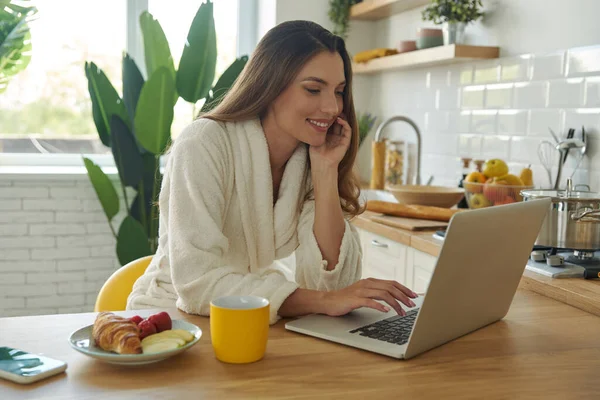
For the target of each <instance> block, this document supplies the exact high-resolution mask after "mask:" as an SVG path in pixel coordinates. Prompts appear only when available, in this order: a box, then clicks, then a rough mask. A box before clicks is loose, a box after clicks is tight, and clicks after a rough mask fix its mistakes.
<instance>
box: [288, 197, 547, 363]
mask: <svg viewBox="0 0 600 400" xmlns="http://www.w3.org/2000/svg"><path fill="white" fill-rule="evenodd" d="M550 203H551V201H550V199H540V200H532V201H525V202H520V203H514V204H508V205H502V206H495V207H489V208H484V209H479V210H469V211H466V212H461V213H457V214H455V215H454V216H453V217H452V220H451V221H450V224H449V225H448V229H447V232H446V238H445V240H444V242H443V245H442V249H441V251H440V255H439V257H438V259H437V262H436V266H435V270H434V272H433V275H432V277H431V280H430V282H429V287H428V289H427V293H426V295H425V296H423V295H421V296H419V297H418V298H416V299H413V301H414V303H415V307H412V308H407V307H406V306H404V305H402V307H403V308H404V309H405V310H406V311H407V315H406V316H399V315H398V314H396V312H395V311H394V310H393V309H392V310H390V311H389V312H387V313H383V312H381V311H377V310H373V309H370V308H366V307H363V308H360V309H356V310H354V311H352V312H350V313H348V314H346V315H344V316H341V317H330V316H326V315H321V314H311V315H308V316H304V317H301V318H298V319H296V320H293V321H290V322H288V323H286V325H285V327H286V329H288V330H291V331H295V332H299V333H302V334H306V335H311V336H315V337H317V338H321V339H325V340H330V341H333V342H337V343H341V344H345V345H348V346H352V347H356V348H359V349H363V350H368V351H372V352H375V353H379V354H383V355H386V356H390V357H394V358H398V359H409V358H412V357H414V356H416V355H418V354H421V353H423V352H425V351H428V350H430V349H432V348H435V347H437V346H440V345H442V344H444V343H447V342H449V341H451V340H454V339H456V338H458V337H461V336H463V335H466V334H468V333H470V332H473V331H475V330H477V329H479V328H482V327H484V326H486V325H489V324H492V323H494V322H496V321H498V320H500V319H502V318H504V316H505V315H506V313H507V312H508V309H509V307H510V304H511V302H512V300H513V297H514V295H515V293H516V290H517V287H518V285H519V281H520V279H521V276H522V275H523V271H524V270H525V266H526V264H527V259H528V258H529V255H530V253H531V249H532V248H533V245H534V242H535V240H536V238H537V235H538V233H539V231H540V229H541V226H542V222H543V221H544V218H545V217H546V213H547V212H548V210H549V207H550Z"/></svg>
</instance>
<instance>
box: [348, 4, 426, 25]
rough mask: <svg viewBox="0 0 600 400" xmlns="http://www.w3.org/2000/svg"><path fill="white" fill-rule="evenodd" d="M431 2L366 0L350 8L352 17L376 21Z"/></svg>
mask: <svg viewBox="0 0 600 400" xmlns="http://www.w3.org/2000/svg"><path fill="white" fill-rule="evenodd" d="M429 3H431V0H364V1H362V2H361V3H358V4H355V5H353V6H352V7H351V8H350V19H355V20H362V21H375V20H378V19H382V18H387V17H390V16H392V15H394V14H398V13H401V12H404V11H408V10H412V9H414V8H417V7H421V6H424V5H427V4H429Z"/></svg>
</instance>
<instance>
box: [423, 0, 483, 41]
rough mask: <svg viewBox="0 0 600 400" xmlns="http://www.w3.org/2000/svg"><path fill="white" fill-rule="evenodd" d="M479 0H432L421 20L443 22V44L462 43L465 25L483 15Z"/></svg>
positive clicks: (437, 23)
mask: <svg viewBox="0 0 600 400" xmlns="http://www.w3.org/2000/svg"><path fill="white" fill-rule="evenodd" d="M482 7H483V6H482V4H481V0H432V2H431V4H430V5H429V6H427V8H425V9H424V10H423V14H422V16H423V21H432V22H433V23H435V24H436V25H439V24H443V31H444V45H449V44H462V43H464V33H465V27H466V26H467V24H468V23H470V22H474V21H476V20H478V19H479V18H481V17H482V16H483V14H484V13H483V12H482V11H481V8H482Z"/></svg>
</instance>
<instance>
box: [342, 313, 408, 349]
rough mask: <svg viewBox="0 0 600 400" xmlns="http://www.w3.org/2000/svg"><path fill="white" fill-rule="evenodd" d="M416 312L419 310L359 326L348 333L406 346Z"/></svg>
mask: <svg viewBox="0 0 600 400" xmlns="http://www.w3.org/2000/svg"><path fill="white" fill-rule="evenodd" d="M418 311H419V309H418V308H416V309H414V310H411V311H409V312H407V313H406V316H402V315H395V316H393V317H390V318H386V319H382V320H381V321H377V322H375V323H373V324H369V325H365V326H361V327H360V328H357V329H354V330H351V331H350V333H355V334H357V335H360V336H366V337H369V338H371V339H377V340H381V341H383V342H388V343H394V344H400V345H402V344H406V342H408V337H409V336H410V332H411V331H412V328H413V325H414V324H415V320H416V319H417V313H418Z"/></svg>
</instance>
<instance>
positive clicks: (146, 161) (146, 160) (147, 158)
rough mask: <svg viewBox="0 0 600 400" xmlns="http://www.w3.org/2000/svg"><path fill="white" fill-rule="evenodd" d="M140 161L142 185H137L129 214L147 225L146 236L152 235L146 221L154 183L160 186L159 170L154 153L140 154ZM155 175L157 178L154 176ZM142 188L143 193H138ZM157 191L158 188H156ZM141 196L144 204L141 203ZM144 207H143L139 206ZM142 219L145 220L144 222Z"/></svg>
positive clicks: (148, 215) (149, 215)
mask: <svg viewBox="0 0 600 400" xmlns="http://www.w3.org/2000/svg"><path fill="white" fill-rule="evenodd" d="M142 162H143V165H144V172H143V178H142V179H143V185H140V186H139V187H138V193H137V195H136V196H135V199H134V201H133V204H132V205H131V216H132V217H133V218H135V219H136V220H138V221H140V223H142V225H146V226H147V227H148V236H149V237H154V236H156V235H152V233H150V230H149V228H150V226H149V225H150V224H149V223H148V221H150V219H151V208H152V207H153V206H154V201H155V199H153V198H152V194H153V189H154V185H156V187H157V188H160V171H158V170H157V169H158V167H159V165H158V160H157V157H156V156H155V155H154V154H150V153H146V154H144V155H143V156H142ZM155 176H156V177H157V178H155ZM142 189H143V193H140V192H141V191H142ZM156 192H158V190H156ZM142 197H143V200H144V205H142V204H141V201H142ZM142 206H143V207H144V208H143V209H142V208H141V207H142ZM143 221H146V222H145V223H144V222H143Z"/></svg>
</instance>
